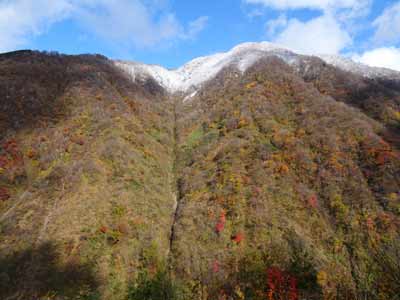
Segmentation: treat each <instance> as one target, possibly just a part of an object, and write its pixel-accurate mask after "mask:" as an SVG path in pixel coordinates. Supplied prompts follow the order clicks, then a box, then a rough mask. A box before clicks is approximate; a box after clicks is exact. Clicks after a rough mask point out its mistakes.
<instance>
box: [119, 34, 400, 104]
mask: <svg viewBox="0 0 400 300" xmlns="http://www.w3.org/2000/svg"><path fill="white" fill-rule="evenodd" d="M267 56H277V57H279V58H281V59H282V60H284V61H285V62H286V63H288V64H290V65H292V66H294V67H296V68H298V66H299V64H300V62H304V61H305V59H306V58H307V57H306V56H303V55H300V54H296V53H294V52H293V51H291V50H289V49H287V48H285V47H282V46H279V45H276V44H272V43H269V42H261V43H244V44H240V45H238V46H236V47H234V48H233V49H232V50H230V51H228V52H224V53H217V54H214V55H210V56H204V57H199V58H196V59H194V60H192V61H190V62H189V63H187V64H185V65H184V66H182V67H180V68H178V69H175V70H167V69H165V68H163V67H161V66H158V65H146V64H142V63H136V62H126V61H116V62H115V64H116V65H117V66H118V67H120V68H121V69H123V70H124V71H126V72H127V73H128V74H129V75H130V76H131V77H132V79H133V80H144V79H147V78H153V79H154V80H155V81H157V82H158V83H159V84H160V85H161V86H162V87H164V88H165V89H166V90H167V91H168V92H170V93H177V92H182V93H185V94H189V93H193V91H196V90H198V89H199V88H200V87H201V85H202V84H203V83H204V82H206V81H208V80H210V79H212V78H214V77H215V76H216V75H217V74H218V73H219V72H220V71H221V70H222V69H223V68H225V67H227V66H234V67H236V68H237V69H238V70H239V71H241V72H245V71H246V70H247V69H248V68H249V67H251V66H253V65H254V64H255V63H256V62H257V61H259V60H260V59H261V58H264V57H267ZM317 57H319V58H321V59H322V60H324V61H325V62H326V63H328V64H331V65H333V66H335V67H338V68H340V69H343V70H346V71H349V72H353V73H357V74H360V75H363V76H366V77H391V76H395V77H396V78H400V75H399V74H400V73H398V72H396V71H392V70H389V69H383V68H372V67H368V66H366V65H363V64H360V63H356V62H354V61H352V60H350V59H346V58H343V57H340V56H332V55H319V56H317ZM191 97H193V96H191ZM191 97H190V96H189V98H191ZM189 98H188V99H189ZM185 99H186V98H185Z"/></svg>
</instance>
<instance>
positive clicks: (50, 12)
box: [0, 0, 207, 52]
mask: <svg viewBox="0 0 400 300" xmlns="http://www.w3.org/2000/svg"><path fill="white" fill-rule="evenodd" d="M65 19H72V20H74V21H76V22H78V23H79V24H81V25H83V28H84V29H85V30H86V31H87V33H90V32H92V33H95V34H96V35H98V36H100V37H102V38H103V39H105V40H109V41H111V42H113V43H117V44H119V45H120V46H121V45H122V46H124V47H132V46H134V47H152V46H155V45H158V44H161V43H163V42H166V43H170V42H171V41H176V40H182V39H189V38H190V39H193V38H195V36H196V35H197V34H198V33H199V32H200V31H201V30H203V29H204V27H205V26H206V24H207V18H206V17H200V18H199V19H197V20H194V21H193V22H191V23H189V25H188V26H187V28H186V27H185V26H183V25H182V24H181V23H180V22H179V21H178V20H177V18H176V17H175V15H174V14H173V13H171V12H170V11H169V10H168V0H35V1H32V0H14V1H11V0H5V1H2V2H0V52H3V51H9V50H14V49H16V48H19V47H21V46H24V45H27V44H28V43H29V41H30V39H32V38H33V37H34V36H37V35H40V34H42V33H43V32H44V31H45V30H46V29H47V28H49V27H50V26H51V25H53V24H54V23H56V22H58V21H61V20H65Z"/></svg>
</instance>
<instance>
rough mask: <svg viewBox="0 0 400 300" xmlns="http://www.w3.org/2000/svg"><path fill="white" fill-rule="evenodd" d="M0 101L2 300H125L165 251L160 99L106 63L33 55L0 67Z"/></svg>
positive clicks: (166, 143)
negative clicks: (137, 276)
mask: <svg viewBox="0 0 400 300" xmlns="http://www.w3.org/2000/svg"><path fill="white" fill-rule="evenodd" d="M0 91H1V94H2V96H1V98H0V99H1V100H0V101H1V102H0V109H1V115H2V116H4V118H3V117H2V119H1V121H2V122H1V123H2V130H1V150H0V164H1V165H0V167H1V169H0V170H1V172H0V190H1V195H0V197H1V199H0V222H1V223H0V224H1V226H0V252H1V259H0V274H1V275H0V277H1V280H0V295H1V296H0V298H1V299H41V298H40V297H45V296H46V295H47V296H48V297H50V298H51V299H52V298H54V297H55V298H60V297H61V298H62V299H64V298H65V299H77V297H78V298H79V297H81V298H79V299H82V298H83V299H94V298H93V297H95V296H96V295H97V296H98V297H100V295H101V296H102V297H103V298H104V299H123V298H124V297H125V291H126V289H127V287H126V286H127V285H128V284H129V280H130V279H131V275H132V274H133V273H134V272H135V270H137V269H138V268H139V267H140V265H141V264H142V263H143V260H146V259H149V260H151V259H152V257H157V258H158V257H164V256H165V255H166V249H167V248H168V243H169V231H170V224H171V222H172V214H173V212H174V205H175V198H174V195H173V190H172V186H173V185H172V182H173V176H172V168H173V155H172V154H173V134H172V132H173V124H172V120H173V118H172V117H171V116H172V110H171V108H170V107H171V106H170V105H168V102H167V98H166V97H164V95H163V92H162V90H160V89H159V88H158V86H157V84H156V83H154V82H146V83H143V84H141V85H138V84H135V83H132V82H130V81H129V80H128V79H127V78H125V76H124V75H123V74H122V73H120V71H119V70H117V69H116V68H115V67H114V66H113V64H112V63H111V62H109V61H108V60H107V59H105V58H103V57H94V56H78V57H69V56H59V55H50V56H49V55H44V54H40V53H32V52H22V53H15V54H11V55H7V56H3V57H1V58H0ZM97 296H96V297H97ZM88 297H89V298H88ZM90 297H92V298H90ZM46 299H47V298H46Z"/></svg>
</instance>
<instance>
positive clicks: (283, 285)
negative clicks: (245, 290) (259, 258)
mask: <svg viewBox="0 0 400 300" xmlns="http://www.w3.org/2000/svg"><path fill="white" fill-rule="evenodd" d="M267 287H268V293H267V299H268V300H297V299H298V291H297V280H296V278H294V277H292V276H291V275H289V274H287V273H286V272H284V271H282V270H281V269H279V268H277V267H271V268H269V269H268V270H267Z"/></svg>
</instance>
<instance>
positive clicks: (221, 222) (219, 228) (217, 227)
mask: <svg viewBox="0 0 400 300" xmlns="http://www.w3.org/2000/svg"><path fill="white" fill-rule="evenodd" d="M225 223H226V216H225V212H224V211H222V212H221V215H220V216H219V220H218V223H217V224H216V225H215V232H216V233H221V231H222V230H224V228H225Z"/></svg>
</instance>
